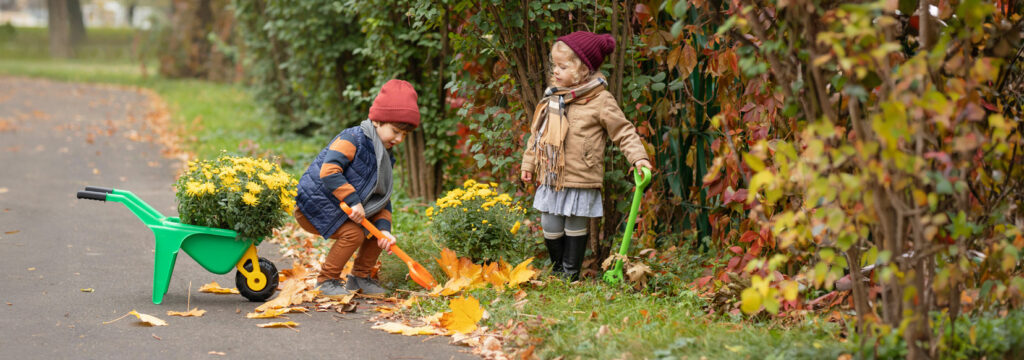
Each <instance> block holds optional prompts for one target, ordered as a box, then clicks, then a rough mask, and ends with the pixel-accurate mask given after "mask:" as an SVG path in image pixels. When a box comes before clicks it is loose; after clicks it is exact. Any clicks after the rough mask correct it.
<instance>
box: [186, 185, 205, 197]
mask: <svg viewBox="0 0 1024 360" xmlns="http://www.w3.org/2000/svg"><path fill="white" fill-rule="evenodd" d="M185 188H186V189H185V194H188V196H196V195H202V194H203V188H202V186H200V185H199V182H198V181H189V182H187V183H185Z"/></svg>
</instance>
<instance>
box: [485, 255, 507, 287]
mask: <svg viewBox="0 0 1024 360" xmlns="http://www.w3.org/2000/svg"><path fill="white" fill-rule="evenodd" d="M483 273H484V280H486V281H487V282H488V283H490V284H491V285H494V287H495V288H497V289H498V290H499V291H501V290H504V289H505V283H507V282H508V274H507V273H505V272H503V271H501V264H499V263H497V262H492V263H490V264H487V266H485V267H484V271H483Z"/></svg>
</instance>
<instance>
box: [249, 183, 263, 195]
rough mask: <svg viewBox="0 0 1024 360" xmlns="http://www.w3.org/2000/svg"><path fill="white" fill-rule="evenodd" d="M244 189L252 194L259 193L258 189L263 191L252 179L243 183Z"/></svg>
mask: <svg viewBox="0 0 1024 360" xmlns="http://www.w3.org/2000/svg"><path fill="white" fill-rule="evenodd" d="M245 189H246V190H249V192H251V193H252V194H253V195H256V194H259V193H260V191H263V187H262V186H260V185H259V184H257V183H254V182H252V181H250V182H248V183H246V184H245Z"/></svg>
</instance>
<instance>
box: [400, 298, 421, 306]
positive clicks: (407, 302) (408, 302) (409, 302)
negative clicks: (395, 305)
mask: <svg viewBox="0 0 1024 360" xmlns="http://www.w3.org/2000/svg"><path fill="white" fill-rule="evenodd" d="M419 301H420V298H419V297H417V296H412V297H410V298H408V299H406V300H405V301H403V302H402V308H407V307H411V306H413V305H415V304H416V303H417V302H419Z"/></svg>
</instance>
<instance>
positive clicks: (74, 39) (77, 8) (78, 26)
mask: <svg viewBox="0 0 1024 360" xmlns="http://www.w3.org/2000/svg"><path fill="white" fill-rule="evenodd" d="M67 3H68V21H69V22H70V24H71V46H78V45H79V44H81V43H82V42H84V41H85V21H83V19H82V3H81V2H79V1H78V0H67Z"/></svg>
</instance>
